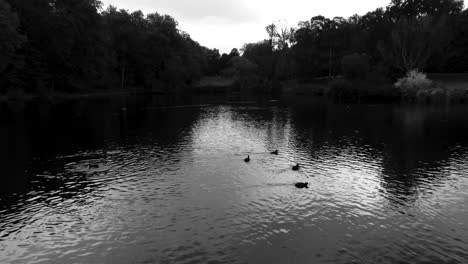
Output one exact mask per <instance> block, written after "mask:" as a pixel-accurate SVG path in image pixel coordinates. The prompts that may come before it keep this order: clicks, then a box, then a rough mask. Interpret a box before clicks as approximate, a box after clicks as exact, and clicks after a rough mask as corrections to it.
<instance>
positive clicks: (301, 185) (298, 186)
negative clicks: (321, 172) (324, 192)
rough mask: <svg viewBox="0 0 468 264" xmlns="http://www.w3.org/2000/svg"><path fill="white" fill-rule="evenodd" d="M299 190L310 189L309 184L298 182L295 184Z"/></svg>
mask: <svg viewBox="0 0 468 264" xmlns="http://www.w3.org/2000/svg"><path fill="white" fill-rule="evenodd" d="M294 185H295V186H296V187H297V188H299V189H303V188H307V189H308V188H309V186H308V185H309V183H308V182H298V183H296V184H294Z"/></svg>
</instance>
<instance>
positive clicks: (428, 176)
mask: <svg viewBox="0 0 468 264" xmlns="http://www.w3.org/2000/svg"><path fill="white" fill-rule="evenodd" d="M275 149H278V150H279V155H272V154H270V152H271V151H273V150H275ZM247 155H250V158H251V161H250V162H249V163H245V162H244V158H245V157H247ZM0 160H1V161H0V164H1V168H0V174H1V178H0V263H467V262H468V108H467V107H466V106H407V105H393V104H375V105H371V104H360V105H346V104H331V103H323V102H320V101H318V100H308V101H307V100H301V101H296V100H281V101H268V100H263V101H256V102H239V100H234V99H231V98H201V97H198V98H194V97H184V98H181V99H173V100H167V99H165V98H158V97H131V98H114V99H96V100H77V101H70V102H63V103H56V104H48V103H28V104H20V103H14V104H6V103H3V104H2V105H1V108H0ZM296 163H299V164H301V169H300V170H299V171H293V170H291V167H292V166H293V165H294V164H296ZM296 182H309V188H308V189H298V188H296V187H295V186H294V184H295V183H296Z"/></svg>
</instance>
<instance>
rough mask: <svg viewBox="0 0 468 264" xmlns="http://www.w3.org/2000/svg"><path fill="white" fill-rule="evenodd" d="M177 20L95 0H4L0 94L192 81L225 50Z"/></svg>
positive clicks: (209, 71) (0, 26)
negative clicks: (182, 27) (207, 44)
mask: <svg viewBox="0 0 468 264" xmlns="http://www.w3.org/2000/svg"><path fill="white" fill-rule="evenodd" d="M177 26H178V24H177V21H176V20H175V19H174V18H172V17H171V16H168V15H161V14H159V13H152V14H148V15H144V14H143V13H142V12H141V11H136V12H128V11H127V10H123V9H117V8H116V7H113V6H110V7H108V8H107V9H105V10H103V9H102V3H101V2H100V1H98V0H65V1H64V0H0V32H1V34H0V93H3V94H4V93H7V92H9V91H16V90H22V91H25V92H29V93H42V92H44V93H47V92H50V91H60V92H82V91H92V90H99V89H101V90H105V89H117V88H120V89H128V88H131V87H145V88H148V89H162V90H168V89H176V88H177V87H184V86H188V85H191V84H192V83H193V82H194V81H196V80H197V79H198V78H200V76H202V75H205V74H212V73H213V71H214V66H213V65H216V64H217V62H218V59H219V57H220V56H219V52H218V51H217V50H215V49H213V50H211V49H208V48H206V47H203V46H201V45H199V44H198V43H197V42H195V41H194V40H192V39H191V37H190V36H189V35H188V34H187V33H186V32H183V31H181V30H179V29H178V28H177Z"/></svg>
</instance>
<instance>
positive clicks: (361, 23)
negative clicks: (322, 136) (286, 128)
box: [242, 0, 468, 80]
mask: <svg viewBox="0 0 468 264" xmlns="http://www.w3.org/2000/svg"><path fill="white" fill-rule="evenodd" d="M463 8H464V6H463V1H462V0H392V1H391V3H390V4H389V6H387V7H385V8H378V9H376V10H374V11H371V12H368V13H367V14H365V15H362V16H360V15H353V16H351V17H349V18H347V19H346V18H343V17H334V18H331V19H330V18H326V17H324V16H314V17H312V18H311V19H310V20H307V21H303V22H300V23H299V24H298V26H297V27H288V26H287V25H286V24H285V23H284V22H281V21H280V22H277V23H273V24H271V25H268V26H267V27H266V32H267V34H268V36H269V37H268V39H265V40H263V41H260V42H257V43H248V44H245V45H244V47H243V48H242V52H243V57H244V58H246V59H248V60H249V61H251V62H252V63H254V64H255V65H257V66H258V69H257V71H258V73H259V74H261V75H263V76H265V77H266V78H269V79H275V80H287V79H292V78H297V79H302V80H310V79H313V78H317V77H331V76H336V75H341V74H343V73H344V72H343V68H345V65H344V64H346V63H351V64H352V65H351V66H352V67H358V68H361V67H364V68H366V67H367V68H368V69H363V71H371V72H378V73H379V74H381V75H385V76H389V77H395V76H398V75H401V74H404V73H406V72H408V71H411V70H413V69H419V70H424V71H428V72H446V73H460V72H467V71H468V27H467V26H466V25H468V11H467V10H463ZM362 61H367V62H366V63H362ZM366 65H367V66H366Z"/></svg>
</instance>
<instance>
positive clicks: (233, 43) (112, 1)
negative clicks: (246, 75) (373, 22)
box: [101, 0, 390, 53]
mask: <svg viewBox="0 0 468 264" xmlns="http://www.w3.org/2000/svg"><path fill="white" fill-rule="evenodd" d="M101 1H102V2H103V3H104V8H107V6H108V5H113V6H116V7H117V8H122V9H127V10H129V11H135V10H141V11H143V12H144V13H145V14H148V13H153V12H158V13H160V14H168V15H171V16H172V17H174V18H175V19H176V20H177V21H178V22H179V28H180V29H181V30H184V31H186V32H187V33H189V34H190V36H191V37H192V39H194V40H195V41H198V42H199V43H200V44H201V45H203V46H206V47H208V48H217V49H219V50H220V52H221V53H223V52H226V53H229V52H230V51H231V49H232V48H241V47H242V45H243V44H244V43H250V42H257V41H260V40H263V39H266V38H267V34H266V31H265V26H266V25H268V24H269V23H271V22H273V21H278V20H284V21H287V23H288V25H289V26H297V23H298V22H299V21H305V20H309V19H310V18H311V17H313V16H316V15H323V16H325V17H330V18H332V17H335V16H342V17H345V18H348V17H349V16H351V15H354V14H359V15H363V14H365V13H367V12H368V11H372V10H375V9H376V8H378V7H385V6H387V5H388V4H389V3H390V0H283V1H278V0H237V1H233V0H101Z"/></svg>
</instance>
